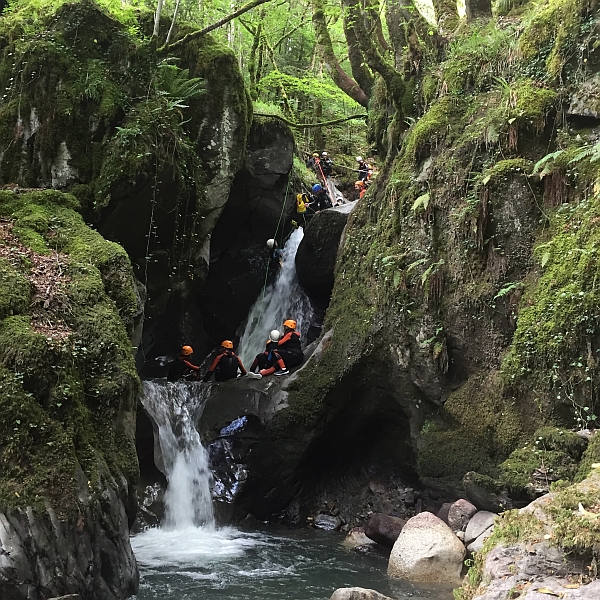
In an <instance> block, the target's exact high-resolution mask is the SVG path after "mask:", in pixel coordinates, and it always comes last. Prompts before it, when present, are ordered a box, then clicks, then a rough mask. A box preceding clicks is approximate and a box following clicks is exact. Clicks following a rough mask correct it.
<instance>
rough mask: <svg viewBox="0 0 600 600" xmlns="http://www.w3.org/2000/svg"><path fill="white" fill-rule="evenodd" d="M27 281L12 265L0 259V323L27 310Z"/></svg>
mask: <svg viewBox="0 0 600 600" xmlns="http://www.w3.org/2000/svg"><path fill="white" fill-rule="evenodd" d="M30 298H31V287H30V285H29V281H27V279H26V278H25V277H24V276H23V275H22V274H21V273H20V272H19V271H18V270H17V269H15V267H13V266H12V264H11V263H10V262H9V261H7V260H6V259H4V258H0V321H1V320H2V319H4V317H7V316H9V315H14V314H20V313H23V312H25V311H26V310H27V309H28V308H29V299H30Z"/></svg>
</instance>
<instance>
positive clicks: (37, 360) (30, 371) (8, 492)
mask: <svg viewBox="0 0 600 600" xmlns="http://www.w3.org/2000/svg"><path fill="white" fill-rule="evenodd" d="M76 205H77V203H76V201H75V199H74V198H73V197H72V196H68V195H64V194H60V193H59V192H51V191H46V192H34V193H24V194H14V193H12V192H11V193H2V194H0V214H1V215H2V216H3V217H4V218H8V219H10V220H12V222H13V224H14V227H13V232H19V240H20V242H21V243H22V244H26V242H28V241H31V240H33V242H34V244H33V245H34V248H33V249H32V250H33V252H34V253H35V252H36V248H37V247H38V246H40V244H41V243H43V244H42V245H43V248H40V249H43V250H45V249H46V248H48V247H50V248H53V249H58V250H60V252H62V253H63V254H61V255H60V256H61V257H62V258H61V259H60V260H62V261H64V264H63V267H62V268H63V276H64V280H63V281H59V282H58V284H59V286H60V287H61V288H62V290H61V292H62V294H63V295H64V300H63V303H62V304H61V305H59V306H58V307H56V306H50V307H48V308H47V309H44V308H38V309H36V310H42V311H44V312H43V313H42V314H36V315H33V314H31V313H30V312H29V303H28V302H27V304H26V305H23V304H21V305H20V311H21V312H22V313H23V314H21V315H13V316H7V315H4V316H5V318H4V319H3V320H1V321H0V386H2V390H3V391H4V390H5V389H6V390H7V393H6V394H0V398H2V399H3V400H2V401H4V402H5V405H3V407H2V408H3V414H5V415H7V417H8V419H7V420H6V422H5V423H4V426H5V428H7V429H6V431H0V435H1V436H2V437H1V439H2V440H3V441H2V442H0V508H1V509H4V508H5V507H7V506H14V505H32V504H33V505H39V506H43V505H44V502H47V501H50V502H51V503H52V504H53V506H55V507H58V509H59V511H61V514H65V515H66V514H70V513H72V512H76V511H77V510H78V509H77V483H76V481H75V475H76V470H77V468H78V466H81V468H82V469H83V471H84V473H85V475H86V476H87V478H88V479H89V480H90V482H92V483H91V484H90V485H91V488H92V489H91V491H93V490H94V489H96V488H95V486H96V484H98V483H99V477H100V473H102V472H108V473H112V474H113V476H115V477H116V478H117V479H119V478H120V477H121V475H123V474H124V475H125V476H126V477H128V478H129V481H130V482H135V481H136V480H137V457H136V456H135V449H134V447H133V437H132V428H129V429H128V428H127V427H125V428H121V427H120V426H119V425H118V424H119V423H120V422H121V421H122V420H123V415H124V414H126V413H132V412H133V411H134V410H135V398H136V394H137V390H138V385H139V382H138V378H137V374H136V370H135V365H134V362H133V355H132V352H131V344H130V341H129V338H128V336H127V331H126V328H125V323H127V322H128V320H129V319H130V316H131V310H132V306H131V302H130V301H129V300H127V301H125V300H124V299H131V298H135V296H134V292H133V283H132V282H133V278H132V275H131V266H130V265H129V262H128V260H127V257H126V255H125V253H124V251H123V250H122V248H120V247H119V246H118V245H117V244H114V243H111V242H107V241H105V240H103V239H102V238H101V236H100V235H99V234H97V233H96V232H94V231H92V230H90V229H89V228H87V226H86V225H85V224H84V223H83V220H82V219H81V216H80V215H79V214H77V213H76V212H74V211H73V209H72V208H71V207H74V206H76ZM67 207H69V208H67ZM33 234H35V236H34V235H33ZM40 241H41V242H40ZM29 256H30V257H31V260H32V261H35V254H30V255H29ZM12 268H13V269H15V270H16V271H17V275H16V277H20V278H21V284H22V283H23V281H24V282H25V283H26V284H27V286H29V282H28V281H27V280H26V278H25V274H26V273H27V272H28V268H29V267H28V266H27V264H25V262H23V264H22V265H17V266H14V265H13V266H12ZM9 275H10V272H9ZM17 287H18V286H17V285H15V289H17ZM27 290H29V287H27ZM28 293H29V292H28ZM112 297H114V299H113V298H112ZM17 306H18V305H17ZM13 312H18V311H16V310H15V311H13ZM120 313H122V314H120ZM38 322H40V323H43V324H44V327H45V329H44V330H43V333H42V332H38V331H36V329H35V326H36V323H38ZM13 418H14V419H15V420H19V421H20V422H21V423H16V424H15V423H13V422H12V421H11V419H13ZM25 423H26V424H27V425H25ZM17 449H18V450H19V451H20V452H21V453H22V454H21V456H22V458H19V455H18V453H17Z"/></svg>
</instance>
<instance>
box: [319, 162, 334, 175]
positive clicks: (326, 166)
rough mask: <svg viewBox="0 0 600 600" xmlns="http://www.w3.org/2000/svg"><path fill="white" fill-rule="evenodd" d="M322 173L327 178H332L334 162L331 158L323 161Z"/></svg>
mask: <svg viewBox="0 0 600 600" xmlns="http://www.w3.org/2000/svg"><path fill="white" fill-rule="evenodd" d="M321 171H323V175H325V177H331V174H332V173H333V161H332V160H331V159H330V158H322V159H321Z"/></svg>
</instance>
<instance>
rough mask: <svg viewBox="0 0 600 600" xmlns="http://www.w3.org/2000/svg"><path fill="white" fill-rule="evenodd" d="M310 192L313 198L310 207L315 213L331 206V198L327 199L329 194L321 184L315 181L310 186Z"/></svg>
mask: <svg viewBox="0 0 600 600" xmlns="http://www.w3.org/2000/svg"><path fill="white" fill-rule="evenodd" d="M312 192H313V197H312V198H313V199H312V202H311V207H312V209H313V210H314V211H315V212H316V213H317V212H319V211H321V210H325V209H326V208H331V207H332V206H333V204H332V203H331V200H330V199H329V195H328V194H327V190H326V189H325V188H323V186H322V185H321V184H319V183H315V185H313V187H312Z"/></svg>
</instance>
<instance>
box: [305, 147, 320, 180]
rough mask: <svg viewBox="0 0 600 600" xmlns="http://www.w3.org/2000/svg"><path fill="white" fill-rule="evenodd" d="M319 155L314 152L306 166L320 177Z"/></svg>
mask: <svg viewBox="0 0 600 600" xmlns="http://www.w3.org/2000/svg"><path fill="white" fill-rule="evenodd" d="M319 162H320V161H319V153H318V152H313V155H312V156H311V157H310V158H309V159H308V160H307V161H306V166H307V168H309V169H310V170H311V171H314V173H315V175H317V176H318V175H319Z"/></svg>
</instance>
